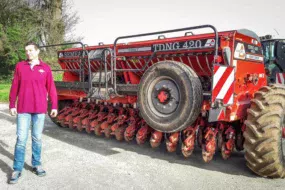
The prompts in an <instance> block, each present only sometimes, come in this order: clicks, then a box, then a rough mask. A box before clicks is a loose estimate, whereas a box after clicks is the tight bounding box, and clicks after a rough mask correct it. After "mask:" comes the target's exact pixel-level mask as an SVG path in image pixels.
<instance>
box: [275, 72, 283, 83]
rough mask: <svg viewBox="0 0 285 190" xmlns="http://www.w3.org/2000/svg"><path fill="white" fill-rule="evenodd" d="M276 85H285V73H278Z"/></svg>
mask: <svg viewBox="0 0 285 190" xmlns="http://www.w3.org/2000/svg"><path fill="white" fill-rule="evenodd" d="M276 83H277V84H285V73H276Z"/></svg>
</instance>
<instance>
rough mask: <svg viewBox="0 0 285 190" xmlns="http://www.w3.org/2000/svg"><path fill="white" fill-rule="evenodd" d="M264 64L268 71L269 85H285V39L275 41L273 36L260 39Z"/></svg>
mask: <svg viewBox="0 0 285 190" xmlns="http://www.w3.org/2000/svg"><path fill="white" fill-rule="evenodd" d="M260 40H261V44H262V49H263V55H264V63H265V67H266V69H267V76H268V83H276V82H277V83H282V84H284V83H285V82H284V77H283V74H282V75H280V76H279V74H278V73H280V74H281V73H284V71H285V39H273V38H272V36H271V35H266V36H262V37H260Z"/></svg>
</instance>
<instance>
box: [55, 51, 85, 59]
mask: <svg viewBox="0 0 285 190" xmlns="http://www.w3.org/2000/svg"><path fill="white" fill-rule="evenodd" d="M81 55H82V51H66V52H60V53H58V58H69V57H78V56H81Z"/></svg>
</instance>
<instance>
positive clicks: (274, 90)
mask: <svg viewBox="0 0 285 190" xmlns="http://www.w3.org/2000/svg"><path fill="white" fill-rule="evenodd" d="M284 110H285V87H284V86H281V85H271V86H266V87H262V88H261V89H260V90H259V91H258V92H256V93H255V95H254V99H253V100H252V101H251V107H250V109H248V116H247V120H246V121H245V124H246V131H245V132H244V138H245V142H244V149H245V159H246V161H247V166H248V167H249V168H250V169H251V170H252V171H253V172H254V173H256V174H258V175H260V176H263V177H269V178H280V177H281V178H284V177H285V170H284V155H283V150H282V128H283V126H284V121H285V120H284Z"/></svg>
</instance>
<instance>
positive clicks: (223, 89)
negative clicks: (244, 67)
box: [212, 65, 235, 105]
mask: <svg viewBox="0 0 285 190" xmlns="http://www.w3.org/2000/svg"><path fill="white" fill-rule="evenodd" d="M234 74H235V70H234V67H227V66H223V65H214V76H213V89H212V102H215V101H216V100H222V102H223V104H227V105H228V104H233V102H234V79H235V75H234Z"/></svg>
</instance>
